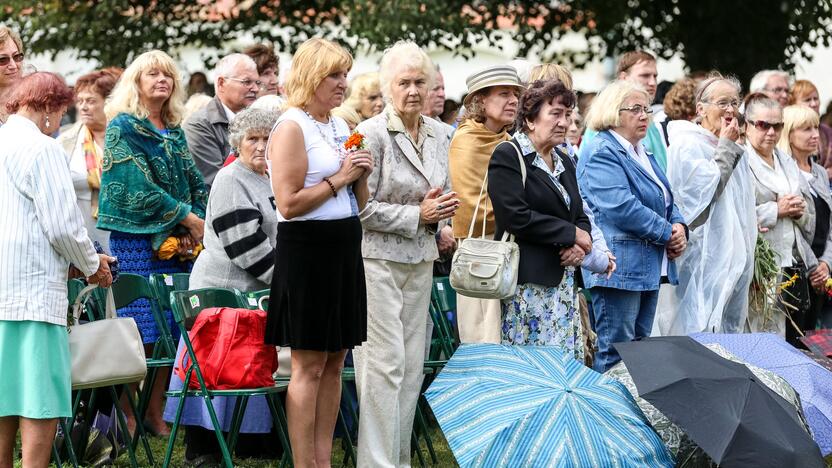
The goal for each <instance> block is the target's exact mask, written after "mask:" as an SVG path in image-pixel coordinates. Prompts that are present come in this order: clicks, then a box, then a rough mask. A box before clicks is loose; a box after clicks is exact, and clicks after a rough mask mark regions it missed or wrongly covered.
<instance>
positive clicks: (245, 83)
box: [225, 76, 263, 88]
mask: <svg viewBox="0 0 832 468" xmlns="http://www.w3.org/2000/svg"><path fill="white" fill-rule="evenodd" d="M225 79H227V80H232V81H236V82H238V83H242V85H243V86H245V87H246V88H251V86H252V85H255V86H257V87H258V88H262V87H263V82H262V81H260V80H250V79H248V78H246V79H241V78H232V77H230V76H226V77H225Z"/></svg>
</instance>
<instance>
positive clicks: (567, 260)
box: [560, 244, 586, 267]
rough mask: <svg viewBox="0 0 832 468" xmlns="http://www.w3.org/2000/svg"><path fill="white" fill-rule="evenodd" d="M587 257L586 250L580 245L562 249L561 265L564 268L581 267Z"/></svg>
mask: <svg viewBox="0 0 832 468" xmlns="http://www.w3.org/2000/svg"><path fill="white" fill-rule="evenodd" d="M585 256H586V253H584V249H582V248H581V247H580V246H578V244H575V245H573V246H572V247H564V248H562V249H560V264H561V265H563V266H574V267H576V266H581V263H583V261H584V257H585Z"/></svg>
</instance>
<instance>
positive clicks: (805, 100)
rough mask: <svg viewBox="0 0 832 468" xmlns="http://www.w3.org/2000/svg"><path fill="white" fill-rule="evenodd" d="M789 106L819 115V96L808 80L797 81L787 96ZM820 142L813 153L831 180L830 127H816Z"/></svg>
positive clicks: (831, 150)
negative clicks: (808, 109)
mask: <svg viewBox="0 0 832 468" xmlns="http://www.w3.org/2000/svg"><path fill="white" fill-rule="evenodd" d="M789 104H790V105H793V104H799V105H803V106H807V107H809V108H810V109H812V110H813V111H815V113H816V114H818V115H820V94H819V93H818V88H817V87H816V86H815V85H814V83H812V82H811V81H809V80H797V81H795V82H794V84H793V85H792V90H791V92H790V94H789ZM818 133H819V134H820V140H819V143H818V151H816V152H815V156H816V157H817V163H818V164H820V165H821V166H822V167H824V168H826V173H827V178H828V179H832V127H830V126H829V125H826V124H825V123H821V124H820V125H819V126H818Z"/></svg>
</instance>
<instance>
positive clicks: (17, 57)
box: [0, 52, 23, 67]
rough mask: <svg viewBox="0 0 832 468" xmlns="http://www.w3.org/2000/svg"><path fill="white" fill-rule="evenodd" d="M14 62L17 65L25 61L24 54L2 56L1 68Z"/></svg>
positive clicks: (0, 57) (0, 60)
mask: <svg viewBox="0 0 832 468" xmlns="http://www.w3.org/2000/svg"><path fill="white" fill-rule="evenodd" d="M12 60H14V61H15V62H16V63H20V62H22V61H23V53H22V52H18V53H16V54H14V55H0V67H5V66H6V65H8V64H9V62H11V61H12Z"/></svg>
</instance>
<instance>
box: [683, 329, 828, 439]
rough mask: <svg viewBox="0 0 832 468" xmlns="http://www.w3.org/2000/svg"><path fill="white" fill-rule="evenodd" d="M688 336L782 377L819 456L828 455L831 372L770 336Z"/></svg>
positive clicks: (747, 334)
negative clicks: (797, 401)
mask: <svg viewBox="0 0 832 468" xmlns="http://www.w3.org/2000/svg"><path fill="white" fill-rule="evenodd" d="M691 337H693V338H694V339H695V340H697V341H699V342H700V343H717V344H720V345H722V346H723V347H724V348H725V349H727V350H728V351H729V352H731V353H733V354H735V355H736V356H737V357H739V358H740V359H742V360H743V361H745V362H747V363H749V364H753V365H755V366H757V367H762V368H763V369H766V370H770V371H772V372H774V373H775V374H777V375H779V376H780V377H783V378H784V379H785V380H786V382H788V383H789V385H791V386H792V387H794V389H795V390H796V391H797V393H799V394H800V402H801V403H802V404H803V412H804V413H805V414H806V420H807V421H808V423H809V428H810V429H811V430H812V437H814V439H815V442H817V443H818V445H819V446H820V451H821V453H822V454H823V455H824V456H826V455H829V454H830V453H832V372H830V371H829V370H827V369H825V368H824V367H822V366H821V365H819V364H818V363H816V362H815V361H813V360H812V359H810V358H809V357H807V356H806V355H804V354H803V353H801V352H800V351H798V350H797V349H795V348H794V347H793V346H791V345H790V344H788V343H787V342H786V341H785V340H784V339H783V338H781V337H779V336H777V335H774V334H771V333H743V334H713V333H696V334H693V335H691Z"/></svg>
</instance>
